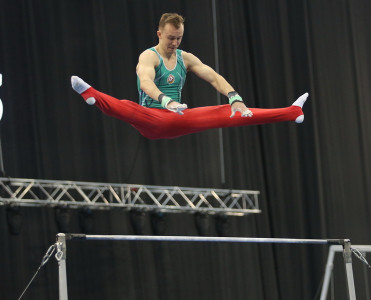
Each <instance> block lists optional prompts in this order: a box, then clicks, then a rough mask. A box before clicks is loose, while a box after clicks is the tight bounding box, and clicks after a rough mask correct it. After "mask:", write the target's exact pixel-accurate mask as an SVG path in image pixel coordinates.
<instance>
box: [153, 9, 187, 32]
mask: <svg viewBox="0 0 371 300" xmlns="http://www.w3.org/2000/svg"><path fill="white" fill-rule="evenodd" d="M184 20H185V19H184V18H183V17H182V16H181V15H179V14H177V13H164V14H162V16H161V19H160V22H159V23H158V29H163V28H164V27H165V25H166V24H172V25H174V27H175V28H176V29H179V27H180V26H181V25H183V24H184Z"/></svg>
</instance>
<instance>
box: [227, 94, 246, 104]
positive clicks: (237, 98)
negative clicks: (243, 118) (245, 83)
mask: <svg viewBox="0 0 371 300" xmlns="http://www.w3.org/2000/svg"><path fill="white" fill-rule="evenodd" d="M228 99H229V104H230V105H232V104H233V103H235V102H242V103H243V100H242V98H241V96H240V95H238V93H237V92H235V91H233V92H229V93H228Z"/></svg>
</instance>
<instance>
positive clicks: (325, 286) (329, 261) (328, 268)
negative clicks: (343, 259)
mask: <svg viewBox="0 0 371 300" xmlns="http://www.w3.org/2000/svg"><path fill="white" fill-rule="evenodd" d="M336 247H339V246H335V245H332V246H331V247H330V250H329V253H328V257H327V263H326V272H325V277H324V279H323V286H322V291H321V298H320V300H326V298H327V292H328V287H329V283H330V279H331V274H332V270H333V268H334V256H335V250H336V249H335V248H336Z"/></svg>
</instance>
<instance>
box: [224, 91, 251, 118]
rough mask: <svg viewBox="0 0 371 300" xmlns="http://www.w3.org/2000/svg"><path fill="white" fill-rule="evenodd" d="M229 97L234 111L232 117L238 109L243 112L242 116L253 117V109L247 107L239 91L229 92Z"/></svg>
mask: <svg viewBox="0 0 371 300" xmlns="http://www.w3.org/2000/svg"><path fill="white" fill-rule="evenodd" d="M228 98H229V104H230V105H231V111H232V114H231V115H230V118H233V117H234V115H235V114H236V112H237V111H239V112H240V113H241V117H252V111H251V110H250V109H248V108H247V107H246V105H245V103H244V102H243V100H242V98H241V96H240V95H238V94H237V92H230V93H228Z"/></svg>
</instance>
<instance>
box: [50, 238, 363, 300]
mask: <svg viewBox="0 0 371 300" xmlns="http://www.w3.org/2000/svg"><path fill="white" fill-rule="evenodd" d="M67 240H96V241H102V240H106V241H158V242H160V241H161V242H218V243H226V242H227V243H266V244H312V245H339V246H342V247H343V256H344V264H345V271H346V272H345V273H346V281H347V290H348V299H349V300H356V293H355V287H354V277H353V267H352V251H351V243H350V240H349V239H329V240H322V239H284V238H243V237H200V236H146V235H85V234H64V233H58V234H57V242H56V246H57V253H56V255H55V257H56V259H57V261H58V270H59V300H68V291H67V271H66V251H67V246H66V241H67Z"/></svg>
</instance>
